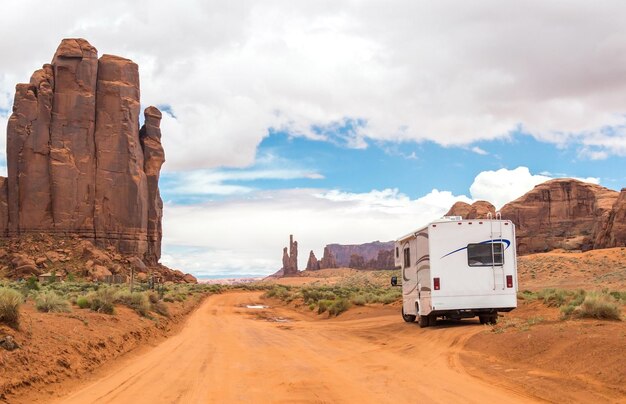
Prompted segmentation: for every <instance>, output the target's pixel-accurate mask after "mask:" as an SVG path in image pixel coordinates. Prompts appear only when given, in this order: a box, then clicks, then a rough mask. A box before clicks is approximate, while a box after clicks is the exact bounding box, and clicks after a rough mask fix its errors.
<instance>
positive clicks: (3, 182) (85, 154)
mask: <svg viewBox="0 0 626 404" xmlns="http://www.w3.org/2000/svg"><path fill="white" fill-rule="evenodd" d="M139 95H140V91H139V71H138V66H137V65H136V64H135V63H133V62H132V61H130V60H128V59H124V58H121V57H118V56H112V55H103V56H102V57H101V58H100V59H98V55H97V51H96V49H95V48H94V47H93V46H91V45H90V44H89V43H88V42H87V41H86V40H84V39H64V40H63V41H62V42H61V44H60V45H59V47H58V49H57V51H56V53H55V55H54V57H53V59H52V63H51V64H46V65H44V66H43V68H42V69H39V70H37V71H36V72H35V73H34V74H33V75H32V77H31V80H30V82H29V83H27V84H18V85H17V86H16V94H15V101H14V105H13V114H12V115H11V117H10V119H9V122H8V127H7V166H8V178H6V179H4V178H0V235H3V236H10V237H12V236H19V235H25V234H33V233H39V232H45V233H48V234H54V235H57V236H63V237H70V236H78V237H81V238H84V239H88V240H91V241H93V242H95V244H96V245H97V246H100V247H106V246H114V247H115V248H116V249H117V250H118V251H120V252H122V253H126V254H132V255H136V256H138V257H141V258H142V259H143V260H144V261H145V262H146V263H148V264H149V265H156V264H157V262H158V260H159V258H160V255H161V235H162V230H161V217H162V207H163V204H162V201H161V197H160V195H159V189H158V181H159V173H160V169H161V166H162V165H163V162H164V161H165V155H164V152H163V147H162V146H161V132H160V129H159V124H160V119H161V113H160V112H159V110H158V109H157V108H155V107H148V108H147V109H146V110H145V112H144V114H145V124H144V126H143V127H142V128H141V130H140V129H139V112H140V111H139V109H140V100H139Z"/></svg>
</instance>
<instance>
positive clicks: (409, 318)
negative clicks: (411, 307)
mask: <svg viewBox="0 0 626 404" xmlns="http://www.w3.org/2000/svg"><path fill="white" fill-rule="evenodd" d="M415 318H416V316H414V315H413V314H404V307H403V308H402V319H403V320H404V321H406V322H407V323H412V322H414V321H415Z"/></svg>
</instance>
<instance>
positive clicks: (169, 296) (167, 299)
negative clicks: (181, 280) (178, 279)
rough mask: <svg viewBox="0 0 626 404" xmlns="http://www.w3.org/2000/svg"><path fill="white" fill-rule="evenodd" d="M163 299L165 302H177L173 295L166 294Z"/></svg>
mask: <svg viewBox="0 0 626 404" xmlns="http://www.w3.org/2000/svg"><path fill="white" fill-rule="evenodd" d="M163 301H164V302H168V303H174V302H175V300H174V298H173V297H172V295H166V296H165V297H164V298H163Z"/></svg>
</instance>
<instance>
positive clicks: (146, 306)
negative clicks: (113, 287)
mask: <svg viewBox="0 0 626 404" xmlns="http://www.w3.org/2000/svg"><path fill="white" fill-rule="evenodd" d="M115 303H120V304H123V305H124V306H126V307H129V308H131V309H133V310H135V311H136V312H137V313H138V314H139V315H141V316H144V317H147V316H148V314H149V313H150V301H149V298H148V295H146V294H145V293H143V292H131V291H130V290H120V291H118V292H117V293H115Z"/></svg>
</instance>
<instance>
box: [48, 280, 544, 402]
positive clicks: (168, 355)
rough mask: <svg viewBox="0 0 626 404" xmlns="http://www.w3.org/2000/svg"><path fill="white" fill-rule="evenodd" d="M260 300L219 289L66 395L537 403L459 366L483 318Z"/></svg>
mask: <svg viewBox="0 0 626 404" xmlns="http://www.w3.org/2000/svg"><path fill="white" fill-rule="evenodd" d="M259 302H260V293H254V292H248V293H245V292H242V293H227V294H223V295H214V296H211V297H210V298H209V299H208V300H207V301H206V302H205V303H203V305H202V306H201V307H200V308H199V309H198V311H196V312H195V313H194V314H193V315H192V316H191V317H190V318H189V320H188V323H187V324H186V326H185V328H184V329H183V330H182V331H181V332H180V333H179V334H177V335H175V336H173V337H171V338H169V339H167V340H166V341H164V342H163V343H162V344H160V345H158V346H157V347H155V348H153V349H151V350H149V351H147V352H145V353H144V354H142V355H140V356H138V357H136V358H134V359H133V360H131V361H129V362H128V363H126V364H124V366H120V367H118V368H117V369H112V370H110V372H109V374H107V375H104V376H103V377H101V378H100V379H99V380H97V381H95V382H93V383H90V384H89V385H85V386H83V387H82V388H81V389H80V390H78V391H74V392H71V393H70V394H69V395H68V396H66V397H64V398H62V399H61V400H60V401H59V402H62V403H81V404H83V403H91V402H96V403H131V402H132V403H203V402H209V403H210V402H220V403H224V402H254V403H264V402H302V403H308V402H311V403H348V402H350V403H352V402H361V403H385V402H394V403H398V402H447V403H449V402H481V403H484V402H507V403H513V402H529V401H532V399H531V398H528V397H526V396H523V395H521V393H516V392H513V391H510V390H505V389H503V388H501V387H497V386H496V385H495V384H493V383H489V382H487V381H483V380H479V379H476V378H474V377H472V376H470V375H468V374H467V373H466V372H465V371H464V370H463V368H462V367H461V366H460V364H459V360H458V354H459V351H460V349H461V347H462V345H463V342H464V341H465V340H466V339H467V338H469V337H470V336H471V335H473V334H475V333H476V332H480V330H481V329H482V327H481V326H479V325H468V324H465V325H461V326H439V327H436V328H431V329H420V328H419V327H418V326H417V325H416V324H415V325H412V324H404V323H402V321H398V320H399V314H397V313H395V311H390V310H387V311H385V310H383V311H381V310H377V311H371V313H369V312H368V308H363V309H360V308H359V309H354V310H351V312H356V311H361V312H360V314H359V315H358V316H357V315H354V314H353V315H350V312H348V313H344V315H342V316H339V317H338V318H336V319H332V320H315V319H313V318H312V317H308V316H306V315H303V314H298V313H295V312H293V311H291V310H288V309H286V308H280V307H278V308H270V309H249V308H246V307H245V306H246V305H247V304H255V303H259ZM285 319H288V320H287V321H285Z"/></svg>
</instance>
